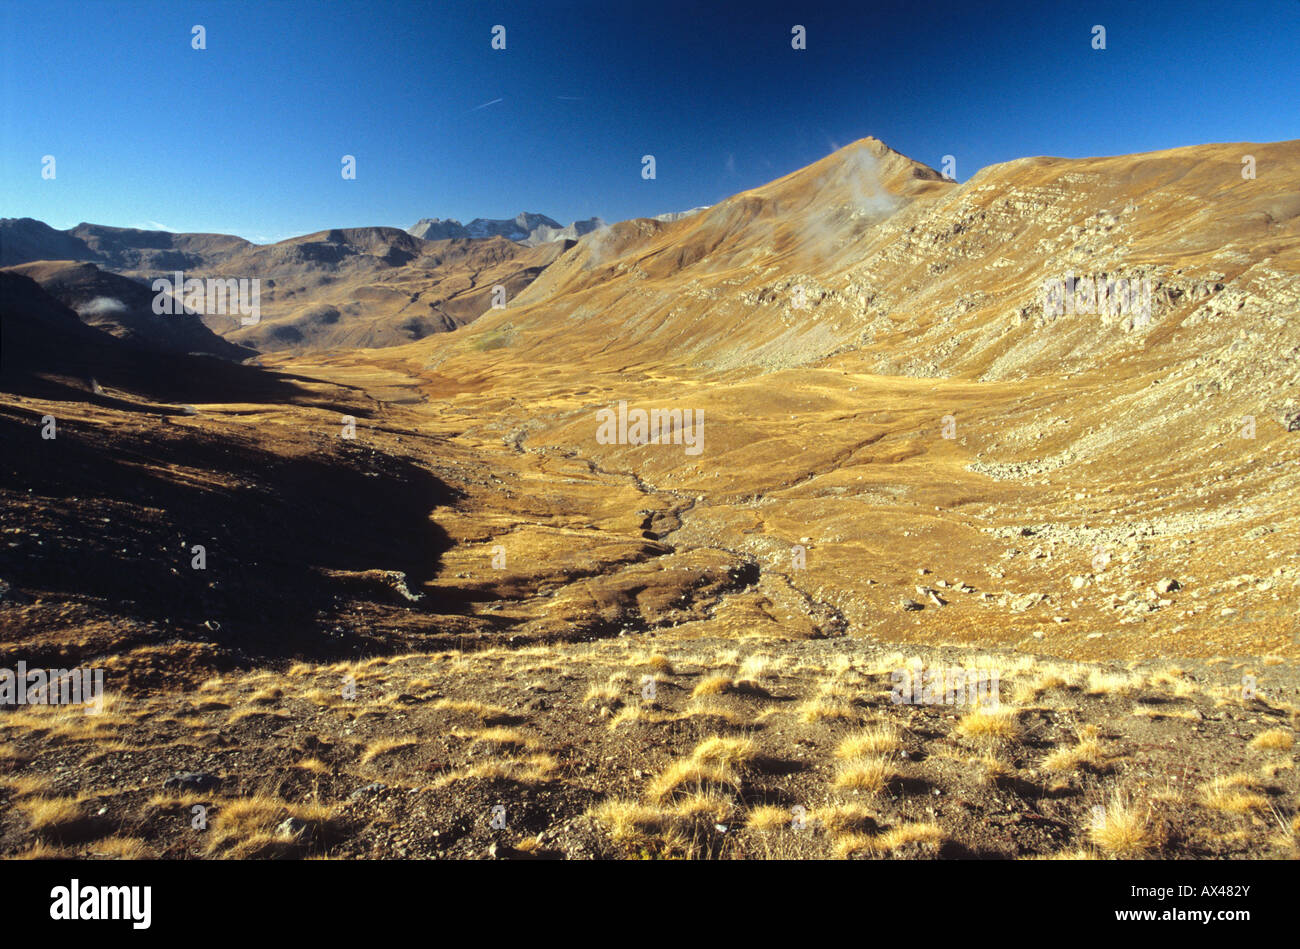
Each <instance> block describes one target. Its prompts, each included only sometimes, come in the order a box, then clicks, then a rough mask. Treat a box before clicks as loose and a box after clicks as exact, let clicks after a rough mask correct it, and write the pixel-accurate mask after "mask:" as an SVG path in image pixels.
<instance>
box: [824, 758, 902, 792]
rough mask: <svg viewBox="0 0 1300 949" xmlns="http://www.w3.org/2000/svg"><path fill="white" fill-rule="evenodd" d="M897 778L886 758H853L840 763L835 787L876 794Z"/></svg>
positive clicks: (836, 773)
mask: <svg viewBox="0 0 1300 949" xmlns="http://www.w3.org/2000/svg"><path fill="white" fill-rule="evenodd" d="M897 776H898V774H897V772H896V771H895V770H894V767H893V764H892V763H891V762H890V760H889V759H888V758H885V757H883V756H878V755H874V756H868V757H862V758H854V759H852V760H849V761H844V762H841V763H840V766H839V768H838V769H837V770H836V772H835V787H837V788H839V789H840V790H843V791H866V792H867V793H868V794H876V793H878V792H880V791H883V790H884V789H885V786H886V785H887V784H888V783H889V782H890V781H892V780H893V779H894V778H896V777H897Z"/></svg>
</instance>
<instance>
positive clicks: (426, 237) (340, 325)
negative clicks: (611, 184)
mask: <svg viewBox="0 0 1300 949" xmlns="http://www.w3.org/2000/svg"><path fill="white" fill-rule="evenodd" d="M695 210H699V209H695ZM693 213H695V212H694V211H684V212H676V213H672V214H662V215H659V216H658V217H657V218H655V219H654V220H656V221H658V222H671V221H676V220H678V219H680V218H682V217H686V216H689V215H691V214H693ZM610 233H612V231H611V229H610V228H608V227H607V226H606V224H605V222H604V221H603V220H601V219H600V218H598V217H593V218H589V219H587V220H585V221H574V222H573V223H571V224H569V225H567V226H562V225H560V223H559V222H557V221H556V220H554V219H553V218H550V217H547V216H546V215H545V214H534V213H528V212H525V213H521V214H519V215H516V216H515V217H514V218H511V219H506V220H495V219H489V218H475V219H474V220H473V221H470V222H469V224H467V225H462V224H461V223H460V222H459V221H453V220H445V221H442V220H438V219H437V218H426V219H424V220H422V221H420V222H419V223H418V224H416V225H415V226H414V227H412V228H409V229H408V230H406V231H402V230H398V229H397V228H393V227H359V228H335V229H332V230H328V231H318V232H317V233H314V234H305V235H303V236H301V237H293V238H289V239H288V240H283V241H279V242H277V243H274V244H255V243H253V242H251V241H247V240H245V239H243V238H242V237H236V236H234V235H230V234H182V233H174V232H171V231H150V230H139V229H136V228H123V227H109V226H106V225H102V224H87V223H82V224H78V225H77V226H76V227H71V228H68V229H67V230H58V229H56V228H53V227H50V226H49V225H48V224H46V223H44V222H42V221H38V220H35V219H33V218H2V219H0V268H7V269H10V270H12V271H13V272H14V273H16V274H20V275H22V276H24V277H27V278H30V279H31V280H33V281H34V282H35V283H36V284H38V285H39V287H41V288H43V289H44V291H45V292H46V293H47V294H49V296H50V297H51V298H53V300H54V301H57V303H59V304H61V305H63V306H64V307H67V308H68V309H70V310H72V311H74V312H75V313H77V314H78V315H79V316H80V318H81V320H82V322H83V323H86V324H88V325H90V326H93V327H96V328H98V329H101V330H104V331H105V332H107V333H109V334H111V335H113V336H116V337H118V338H119V339H122V340H123V341H125V342H128V343H131V344H137V345H139V346H142V347H144V348H146V349H153V350H156V351H166V352H178V353H204V354H208V355H213V356H219V357H222V358H225V359H234V360H240V359H244V358H248V357H249V356H252V355H254V353H255V352H258V351H260V352H266V351H273V350H293V351H309V350H317V349H327V348H338V347H381V346H394V345H399V344H402V343H408V342H411V341H413V340H417V339H421V338H423V337H425V336H428V335H430V334H433V333H442V332H447V331H450V330H454V329H456V328H457V327H459V326H462V325H464V324H466V323H470V322H473V321H474V320H475V319H477V318H478V317H479V316H481V315H482V314H483V313H484V312H487V311H488V310H489V309H491V308H492V307H493V306H494V305H495V303H496V302H497V294H498V291H496V290H495V288H497V287H501V288H503V289H504V293H505V300H506V301H513V300H514V298H515V297H516V296H517V295H518V294H520V293H522V292H523V290H524V289H525V288H526V287H527V286H528V285H529V284H530V283H531V282H532V281H533V280H534V279H535V278H536V277H537V276H538V275H539V274H540V273H541V272H542V271H543V270H544V269H546V267H548V266H549V265H550V264H551V263H552V262H553V261H555V260H556V259H557V258H558V257H560V256H561V255H562V254H564V253H565V252H567V251H568V250H569V249H570V248H572V247H573V246H574V244H575V243H576V242H577V241H578V240H579V239H580V238H582V237H585V236H586V235H588V234H593V235H594V236H593V237H592V238H591V239H592V240H593V241H597V242H600V243H603V242H604V239H605V237H606V236H607V235H608V234H610ZM177 271H182V272H183V273H184V275H185V276H186V277H200V278H202V277H217V278H231V277H250V278H252V277H255V278H258V279H259V281H260V317H259V319H258V320H257V321H256V322H255V323H253V324H252V325H244V324H241V323H240V321H239V319H238V318H236V317H233V316H229V315H225V316H223V315H219V314H199V313H197V312H194V313H187V314H180V315H178V316H170V315H164V316H159V315H157V314H155V313H154V312H153V309H152V300H153V297H154V294H153V292H152V290H151V289H149V288H150V286H151V283H152V281H153V280H154V279H155V278H159V277H165V278H171V277H172V276H173V275H174V274H175V273H176V272H177Z"/></svg>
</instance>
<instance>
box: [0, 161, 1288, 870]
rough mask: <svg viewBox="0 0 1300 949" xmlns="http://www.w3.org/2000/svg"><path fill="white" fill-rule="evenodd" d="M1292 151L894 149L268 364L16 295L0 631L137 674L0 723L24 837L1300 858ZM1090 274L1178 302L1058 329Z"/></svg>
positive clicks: (1, 795)
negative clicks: (1145, 284) (403, 340)
mask: <svg viewBox="0 0 1300 949" xmlns="http://www.w3.org/2000/svg"><path fill="white" fill-rule="evenodd" d="M1245 149H1249V150H1251V152H1252V153H1253V154H1254V155H1255V156H1256V158H1257V159H1258V162H1259V169H1260V173H1259V178H1258V179H1257V180H1244V179H1242V178H1241V176H1240V167H1241V165H1240V154H1241V153H1242V152H1243V151H1244V150H1245ZM1270 176H1271V177H1270ZM1298 180H1300V144H1297V143H1294V142H1291V143H1278V144H1274V145H1249V146H1236V145H1222V146H1220V145H1215V146H1204V147H1202V148H1199V149H1183V150H1178V151H1176V152H1167V153H1156V154H1154V155H1150V156H1126V157H1123V158H1115V159H1095V160H1088V161H1064V160H1059V159H1026V160H1023V161H1021V162H1013V163H1010V164H1009V165H1003V166H996V167H995V168H992V169H986V170H985V171H984V172H981V173H980V174H979V175H977V176H976V177H975V178H973V179H972V180H971V181H969V182H967V183H965V184H963V185H957V184H955V183H953V182H950V181H946V180H945V179H943V178H942V177H941V176H940V175H938V173H937V172H934V171H933V170H932V169H928V168H926V167H925V166H923V165H919V164H917V163H915V162H911V161H910V160H908V159H906V158H904V157H903V156H901V155H897V154H896V153H893V152H891V151H890V150H888V149H887V148H886V147H885V146H883V145H882V144H881V143H878V142H875V141H874V140H866V141H864V142H861V143H857V144H855V145H853V146H850V147H849V148H848V149H845V150H843V151H841V152H839V153H836V154H835V155H832V156H830V157H829V158H828V159H826V160H825V161H823V162H821V163H818V164H817V165H814V166H811V167H810V168H808V169H803V170H801V171H799V172H796V173H794V174H793V175H790V176H787V177H786V178H784V179H781V180H779V181H777V182H773V183H772V184H771V185H768V186H765V187H764V188H761V189H758V190H757V191H754V192H747V193H745V194H742V195H737V196H736V197H734V198H732V199H729V200H727V201H724V202H722V203H720V204H718V205H715V206H714V207H712V208H708V209H704V210H702V211H700V212H698V213H696V214H693V215H691V216H690V217H687V218H683V219H681V220H677V221H667V222H665V221H650V220H641V221H636V222H625V223H623V224H619V225H615V226H614V227H612V228H610V229H608V230H607V231H598V232H593V233H591V234H588V235H586V236H584V237H583V238H582V239H581V240H580V241H578V242H577V244H576V245H574V246H572V247H570V248H568V249H567V250H562V252H560V253H559V254H558V256H557V257H556V258H555V259H554V260H553V261H551V262H549V263H548V264H547V265H546V266H545V269H542V270H540V275H539V276H537V277H536V279H533V280H532V282H531V283H529V284H528V285H527V288H526V289H523V290H522V291H521V292H519V293H517V294H512V295H511V301H510V305H509V306H508V307H507V308H506V309H505V310H503V311H492V312H488V313H486V314H484V315H483V316H481V318H479V319H477V320H476V321H475V322H474V323H473V324H472V325H471V326H467V327H464V328H462V329H458V330H457V331H456V332H454V333H450V334H440V335H438V336H436V337H430V338H428V339H423V340H420V341H418V342H415V343H411V344H409V345H403V346H390V347H388V348H385V349H373V350H353V349H348V350H343V349H340V350H334V351H330V352H311V353H304V352H299V353H287V352H282V353H268V354H264V355H263V356H262V357H261V359H260V361H261V362H262V364H263V368H260V369H259V368H253V367H248V366H229V365H227V364H221V365H218V363H217V361H216V360H211V359H207V360H204V359H200V358H199V357H192V358H191V361H190V362H188V363H185V366H186V368H185V369H184V371H176V370H175V369H174V368H173V370H172V371H170V372H165V371H163V369H162V367H161V366H160V364H159V362H158V361H157V360H156V359H155V360H149V359H141V358H140V357H139V356H138V355H134V353H135V350H129V351H124V350H122V349H121V347H125V346H127V345H128V341H125V340H116V339H108V342H105V343H102V344H101V343H99V342H98V341H97V340H96V339H94V338H90V337H86V336H85V334H84V333H83V332H81V331H83V330H84V331H85V332H90V333H92V334H98V335H99V336H102V337H105V338H106V339H107V334H104V333H102V332H101V331H99V330H90V329H89V328H87V327H85V326H83V325H81V324H80V323H78V321H77V317H76V314H74V313H72V312H71V311H70V310H68V309H67V308H66V307H65V306H63V305H61V304H60V303H59V301H57V300H54V299H53V298H50V297H48V296H41V294H42V292H43V291H42V290H41V288H40V287H38V286H37V285H36V284H35V283H33V282H32V281H30V280H27V278H26V277H25V276H21V275H19V274H13V275H9V276H8V277H7V278H6V279H7V280H8V281H9V282H8V283H7V284H6V288H8V289H10V290H11V291H12V293H11V294H10V297H11V298H15V299H16V298H18V297H19V296H21V297H22V300H23V301H25V302H24V303H23V307H22V308H21V312H19V311H13V312H10V311H6V314H5V333H6V338H5V346H6V350H7V352H10V353H13V352H17V353H19V354H20V355H21V362H20V364H17V365H16V364H15V363H13V362H8V361H7V362H6V379H5V386H4V389H5V391H6V393H7V394H5V395H4V396H3V398H2V399H0V441H2V442H3V446H4V451H3V455H2V456H0V457H3V461H2V462H0V466H2V467H0V470H3V479H2V480H0V485H2V487H0V492H2V493H3V495H4V506H3V515H2V516H3V522H2V523H0V531H3V534H4V537H3V543H0V579H3V581H4V587H3V591H4V593H3V599H0V630H2V631H3V633H2V635H3V649H4V653H5V655H6V656H9V657H13V659H14V661H16V660H17V659H18V658H23V659H25V660H26V661H27V662H28V664H29V665H35V664H38V663H40V664H44V665H46V666H52V667H58V668H67V667H71V666H74V665H90V666H98V667H102V668H103V669H104V670H105V674H106V681H107V683H108V687H109V693H110V698H109V701H108V702H107V703H106V707H105V709H104V711H103V712H102V714H99V715H94V716H86V715H84V714H83V712H82V711H81V710H80V709H68V708H41V707H27V708H21V709H17V710H12V711H8V712H6V713H2V714H0V728H2V729H3V730H4V733H5V739H6V740H5V749H6V750H5V752H4V756H3V758H0V770H3V783H2V784H0V800H2V801H3V802H4V808H3V813H2V815H0V847H3V850H4V853H6V854H7V855H16V854H25V855H30V856H40V855H50V854H79V855H85V856H143V855H154V854H157V855H165V856H176V857H184V856H281V855H282V856H306V855H321V856H341V857H355V856H382V857H394V856H396V857H402V856H406V857H419V856H433V855H442V856H467V857H471V856H472V857H483V856H489V855H491V856H497V857H512V858H531V857H547V856H554V857H559V856H566V857H606V856H610V857H612V856H631V857H636V856H645V857H658V856H696V857H706V856H707V857H788V856H845V857H906V856H954V857H955V856H978V857H1040V856H1041V857H1049V856H1067V857H1083V856H1135V855H1165V856H1177V857H1193V858H1195V857H1217V856H1234V857H1242V856H1250V857H1275V856H1294V855H1295V850H1296V840H1297V832H1298V831H1300V827H1298V825H1297V814H1298V813H1300V811H1298V808H1297V804H1298V803H1300V800H1298V798H1297V794H1298V793H1300V779H1298V778H1297V774H1296V771H1295V767H1294V762H1295V756H1294V747H1293V743H1294V733H1295V728H1296V726H1297V709H1298V708H1300V706H1298V705H1297V694H1298V693H1297V690H1298V688H1300V679H1298V678H1297V676H1296V674H1295V671H1294V660H1295V658H1296V655H1297V652H1298V651H1300V639H1298V633H1300V625H1298V623H1297V587H1298V585H1300V563H1298V562H1297V550H1300V546H1298V544H1297V540H1300V538H1298V537H1297V533H1298V524H1297V520H1296V518H1295V516H1294V514H1293V513H1292V512H1293V511H1294V510H1295V508H1296V503H1295V502H1296V500H1297V488H1298V487H1300V442H1298V441H1297V439H1300V433H1297V432H1296V431H1295V430H1294V429H1295V428H1297V427H1300V425H1297V424H1296V420H1295V419H1294V418H1293V416H1294V415H1295V413H1296V409H1297V407H1296V405H1295V402H1294V399H1295V396H1294V385H1295V382H1296V372H1297V370H1296V363H1295V355H1296V353H1297V350H1298V349H1300V339H1297V338H1296V332H1297V330H1296V326H1297V324H1296V319H1295V315H1296V314H1295V308H1296V303H1297V300H1300V291H1298V289H1297V288H1298V287H1300V283H1298V282H1297V281H1298V274H1300V266H1298V264H1300V261H1298V260H1297V240H1298V238H1300V232H1298V230H1297V228H1298V226H1300V225H1297V220H1300V204H1296V203H1295V202H1294V200H1293V196H1294V194H1295V193H1296V188H1297V181H1298ZM1130 205H1136V206H1137V207H1138V208H1139V209H1141V210H1140V212H1139V211H1126V209H1127V208H1128V207H1129V206H1130ZM1126 215H1127V216H1126ZM1112 219H1113V220H1112ZM410 239H411V240H412V241H414V240H416V239H415V238H410ZM399 240H400V239H399ZM481 243H482V244H486V243H487V242H481ZM1071 273H1073V274H1076V275H1078V276H1084V275H1101V274H1109V275H1122V274H1128V275H1136V276H1138V277H1148V276H1149V277H1151V278H1152V279H1153V287H1155V289H1154V291H1153V298H1152V306H1151V312H1150V318H1149V320H1145V319H1144V320H1137V321H1135V320H1133V319H1132V317H1133V316H1134V314H1132V313H1129V314H1123V315H1119V316H1117V317H1116V318H1114V319H1112V318H1111V316H1110V315H1104V314H1100V313H1086V312H1074V313H1062V314H1059V315H1050V314H1049V315H1047V316H1045V315H1044V307H1043V303H1044V299H1043V298H1044V288H1045V287H1047V286H1052V285H1053V281H1056V280H1058V279H1059V280H1064V279H1065V278H1066V277H1067V276H1069V275H1070V274H1071ZM0 276H3V275H0ZM24 280H26V282H25V283H24V282H22V281H24ZM363 309H364V307H363ZM1081 309H1082V308H1081ZM33 314H35V315H33ZM1126 320H1127V322H1126ZM340 325H341V326H342V327H343V328H344V329H346V328H347V327H349V326H350V325H351V322H350V319H346V318H343V316H341V317H340ZM19 333H21V334H22V335H21V336H19V335H15V334H19ZM56 336H57V339H58V340H61V341H62V342H60V343H59V344H58V345H54V344H51V343H49V340H51V339H53V338H55V337H56ZM236 338H237V337H236ZM15 341H16V343H15ZM110 343H111V344H112V345H110ZM47 344H48V345H47ZM15 345H16V347H17V348H12V347H13V346H15ZM99 365H108V366H109V368H110V369H111V370H112V371H111V372H102V371H101V372H99V374H98V375H97V376H96V382H95V383H94V385H93V386H92V385H91V384H90V382H89V381H88V380H87V376H88V375H90V373H91V371H92V370H94V371H98V370H96V367H97V366H99ZM619 403H626V406H625V408H627V407H630V408H631V409H633V410H635V409H647V410H649V409H664V410H678V411H680V412H683V413H686V412H690V413H697V412H702V415H692V416H687V417H693V418H695V419H696V426H697V427H696V430H695V431H694V432H693V433H692V434H693V435H694V436H695V437H696V438H697V441H695V442H694V444H695V446H696V447H698V449H699V450H698V451H695V449H694V448H692V443H689V442H686V441H684V439H682V438H678V439H676V440H674V439H673V438H665V439H661V440H659V441H658V442H656V443H650V444H636V443H634V442H635V439H630V438H621V439H620V438H615V439H612V440H611V439H609V438H605V437H603V436H602V435H601V429H600V420H599V416H598V414H597V413H598V412H600V411H601V410H616V409H617V408H618V406H619ZM47 416H49V417H53V418H54V419H55V420H56V421H57V426H58V435H57V437H56V438H54V439H43V438H42V437H41V430H42V426H43V424H44V420H45V419H46V417H47ZM194 545H200V546H202V547H203V548H204V554H205V558H204V566H203V567H202V569H195V567H194V556H195V554H194ZM918 663H919V664H920V667H921V668H922V669H929V670H939V671H941V672H944V674H945V675H948V676H951V675H952V674H955V672H956V670H961V673H962V681H963V682H965V681H972V682H985V683H986V684H987V683H988V682H989V681H990V680H992V679H993V677H994V676H996V679H997V687H996V694H997V698H998V702H997V704H996V706H994V705H993V704H992V703H991V702H989V701H985V702H984V703H983V704H975V703H972V702H971V701H969V700H966V701H956V700H954V701H953V702H949V703H945V702H944V701H942V695H941V696H940V699H939V700H938V701H936V700H935V696H934V695H932V694H931V695H922V696H920V697H919V698H918V699H917V700H916V701H903V702H895V701H893V699H894V698H895V697H897V696H896V695H895V694H894V690H895V688H896V687H897V685H898V683H899V679H900V677H901V676H903V675H904V674H906V672H907V670H909V669H915V668H916V667H917V664H918ZM940 693H942V689H941V690H940ZM196 807H197V808H199V810H198V811H195V808H196ZM200 818H201V820H200ZM196 821H198V824H201V825H202V827H201V829H200V828H198V827H196V823H195V822H196Z"/></svg>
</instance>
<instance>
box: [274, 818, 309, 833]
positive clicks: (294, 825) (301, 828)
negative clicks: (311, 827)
mask: <svg viewBox="0 0 1300 949" xmlns="http://www.w3.org/2000/svg"><path fill="white" fill-rule="evenodd" d="M306 831H307V822H306V821H304V820H301V819H299V818H297V817H286V818H285V819H284V820H283V821H281V822H280V824H279V826H277V827H276V828H275V834H276V836H277V837H299V836H301V835H302V834H304V833H306Z"/></svg>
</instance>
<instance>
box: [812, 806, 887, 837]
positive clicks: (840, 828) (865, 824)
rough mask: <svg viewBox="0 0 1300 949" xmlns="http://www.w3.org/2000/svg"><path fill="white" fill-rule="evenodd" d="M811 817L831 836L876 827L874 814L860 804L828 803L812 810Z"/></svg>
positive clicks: (860, 831) (859, 832)
mask: <svg viewBox="0 0 1300 949" xmlns="http://www.w3.org/2000/svg"><path fill="white" fill-rule="evenodd" d="M811 817H812V819H813V820H815V821H817V823H819V824H821V825H822V826H823V827H825V828H826V832H827V833H828V834H830V835H831V836H832V837H843V836H845V835H848V834H862V833H868V832H870V831H874V830H875V829H876V814H875V813H874V812H873V811H871V810H870V809H868V808H866V807H864V806H863V805H861V804H853V803H850V804H830V805H827V806H826V807H819V808H817V809H816V810H815V811H813V812H812V815H811Z"/></svg>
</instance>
